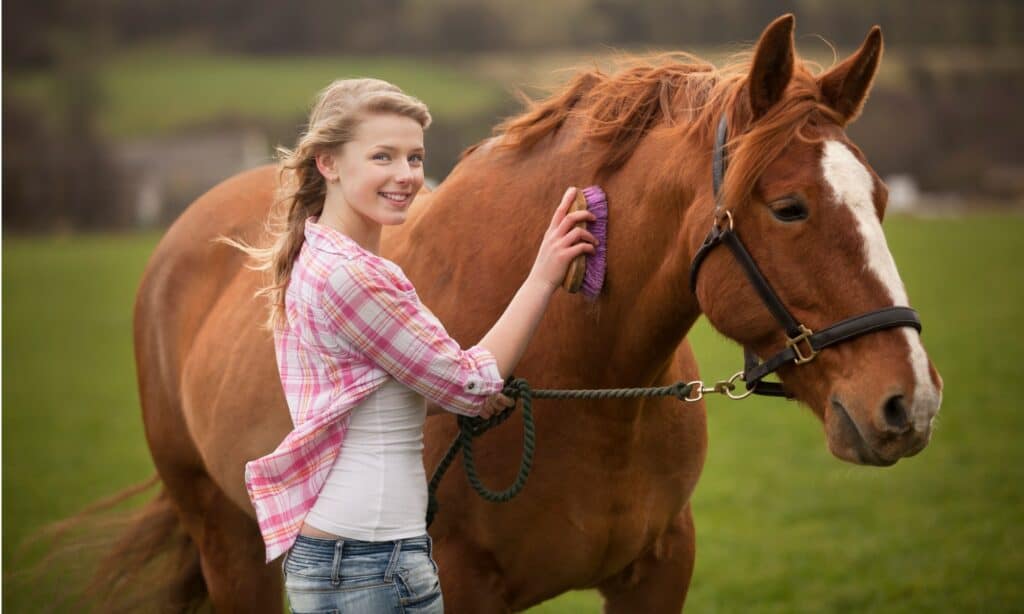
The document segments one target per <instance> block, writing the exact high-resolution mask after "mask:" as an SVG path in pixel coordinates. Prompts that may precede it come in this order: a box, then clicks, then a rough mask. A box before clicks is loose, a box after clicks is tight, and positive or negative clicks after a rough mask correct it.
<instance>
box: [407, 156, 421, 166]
mask: <svg viewBox="0 0 1024 614" xmlns="http://www.w3.org/2000/svg"><path fill="white" fill-rule="evenodd" d="M409 161H410V162H412V163H413V164H423V155H422V154H413V155H411V156H409Z"/></svg>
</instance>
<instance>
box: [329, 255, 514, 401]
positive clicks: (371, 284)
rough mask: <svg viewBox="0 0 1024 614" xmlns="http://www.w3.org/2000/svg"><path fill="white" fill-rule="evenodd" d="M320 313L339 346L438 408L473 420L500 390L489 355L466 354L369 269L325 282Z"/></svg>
mask: <svg viewBox="0 0 1024 614" xmlns="http://www.w3.org/2000/svg"><path fill="white" fill-rule="evenodd" d="M321 308H322V310H323V313H324V317H325V319H326V320H327V323H328V324H329V325H330V326H331V328H332V329H333V330H334V331H335V333H336V334H337V335H338V336H339V338H340V339H341V340H343V341H344V342H346V343H347V344H348V345H349V346H351V347H352V348H354V349H356V350H358V351H359V352H361V353H362V354H364V355H365V356H366V357H367V358H369V359H370V360H372V361H373V362H374V363H376V364H377V365H379V366H380V367H381V368H382V369H384V370H385V371H387V372H388V373H390V374H391V375H392V376H394V378H395V379H397V380H398V381H400V382H402V383H403V384H405V385H406V386H408V387H409V388H411V389H413V390H415V391H416V392H418V393H419V394H421V395H423V396H424V397H425V398H427V399H429V400H431V401H433V402H435V403H437V404H438V405H440V406H441V407H443V408H445V409H447V410H448V411H452V412H455V413H459V414H464V415H470V416H472V415H476V414H478V413H479V412H480V409H481V408H482V407H483V404H484V401H485V400H486V398H487V397H488V396H489V395H491V394H494V393H496V392H500V391H501V389H502V388H503V386H504V381H503V380H502V378H501V373H499V372H498V363H497V361H496V360H495V358H494V355H493V354H491V352H490V351H489V350H487V349H486V348H483V347H481V346H473V347H471V348H469V349H467V350H463V349H462V348H460V347H459V344H458V342H456V341H455V340H454V339H452V338H451V336H449V335H448V331H446V330H445V328H444V326H443V325H442V324H441V322H440V321H439V320H438V319H437V317H436V316H434V314H433V313H431V312H430V310H429V309H427V308H426V307H425V306H424V305H423V304H422V303H421V302H420V300H419V298H418V297H417V296H416V292H415V290H413V289H412V287H411V286H410V287H409V288H408V289H403V288H401V287H399V285H398V284H397V283H396V282H395V281H394V280H393V279H391V278H390V277H389V276H388V275H386V274H385V273H383V272H382V271H380V270H379V269H377V268H375V267H373V266H372V265H371V264H368V263H364V262H359V261H350V262H346V263H345V264H344V265H342V266H340V267H339V268H338V269H337V270H335V271H334V272H333V273H332V274H331V275H330V277H329V278H328V280H327V283H326V285H325V288H324V293H323V295H322V303H321Z"/></svg>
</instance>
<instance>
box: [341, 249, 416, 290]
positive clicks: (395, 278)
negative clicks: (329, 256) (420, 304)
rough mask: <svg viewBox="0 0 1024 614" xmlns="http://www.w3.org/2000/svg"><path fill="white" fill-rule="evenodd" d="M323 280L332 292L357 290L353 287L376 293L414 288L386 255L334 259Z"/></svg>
mask: <svg viewBox="0 0 1024 614" xmlns="http://www.w3.org/2000/svg"><path fill="white" fill-rule="evenodd" d="M325 281H326V284H327V285H329V286H330V287H331V288H332V289H333V290H335V291H344V290H354V289H357V288H354V287H353V286H358V288H361V289H365V290H370V291H378V292H390V291H395V292H400V293H409V292H413V291H414V288H413V285H412V282H410V281H409V278H408V277H406V275H405V272H404V271H403V270H402V268H401V267H400V266H398V265H397V264H396V263H394V262H392V261H390V260H388V259H386V258H382V257H377V256H369V255H365V256H364V255H359V256H356V257H354V258H338V259H336V260H335V261H334V262H333V263H332V264H331V267H330V272H329V273H328V275H327V276H326V277H325Z"/></svg>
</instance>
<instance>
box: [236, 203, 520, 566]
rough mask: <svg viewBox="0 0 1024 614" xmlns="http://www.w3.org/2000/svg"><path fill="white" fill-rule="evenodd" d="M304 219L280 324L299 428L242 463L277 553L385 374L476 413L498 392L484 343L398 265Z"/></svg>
mask: <svg viewBox="0 0 1024 614" xmlns="http://www.w3.org/2000/svg"><path fill="white" fill-rule="evenodd" d="M316 220H317V218H316V217H311V218H309V219H308V220H307V221H306V227H305V238H306V241H305V243H304V244H303V246H302V249H301V250H300V252H299V255H298V257H297V258H296V260H295V264H294V267H293V268H292V274H291V281H290V282H289V284H288V289H287V292H286V293H285V311H286V313H287V324H286V325H285V326H284V327H283V328H279V329H278V330H276V331H275V333H274V348H275V352H276V354H277V366H278V370H279V372H280V374H281V384H282V386H283V387H284V393H285V397H286V399H287V401H288V409H289V411H290V412H291V416H292V422H293V423H294V424H295V428H294V430H292V432H291V433H289V434H288V436H287V437H285V438H284V441H282V442H281V444H280V445H279V446H278V447H277V449H276V450H274V451H273V452H271V453H270V454H268V455H267V456H264V457H262V458H258V459H256V460H254V461H252V462H249V463H247V464H246V466H245V486H246V488H247V489H248V491H249V498H250V499H251V500H252V504H253V507H254V508H255V509H256V518H257V519H258V521H259V525H260V531H261V532H262V533H263V540H264V542H265V543H266V546H267V561H268V562H270V561H272V560H274V559H276V558H277V557H278V556H280V555H281V554H283V553H284V552H286V551H287V550H288V549H289V548H291V545H292V543H293V542H294V541H295V538H296V536H297V535H298V533H299V529H300V528H301V527H302V523H303V521H304V520H305V518H306V514H307V513H308V512H309V510H310V508H312V506H313V503H314V502H315V501H316V498H317V496H318V495H319V493H320V489H321V488H322V487H323V484H324V481H325V480H326V478H327V474H328V472H329V471H330V469H331V466H332V465H333V464H334V461H335V459H336V458H337V457H338V454H339V452H340V451H341V447H342V444H343V442H344V441H345V433H346V431H347V430H348V423H349V418H350V416H351V414H350V413H349V411H350V410H351V409H352V408H353V407H356V406H357V405H359V403H360V402H361V401H362V400H363V399H364V398H366V397H367V396H368V395H369V394H370V393H372V392H373V391H375V390H377V389H378V388H379V387H380V386H381V385H382V384H383V383H384V381H385V380H386V378H388V377H394V378H395V379H396V380H398V381H399V382H401V383H402V384H404V385H406V386H408V387H409V388H411V389H412V390H415V391H416V392H418V393H419V394H421V395H422V396H424V397H426V398H427V399H429V400H431V401H433V402H435V403H437V404H438V405H440V406H441V407H444V408H445V409H447V410H449V411H453V412H456V413H460V414H465V415H476V414H477V413H479V411H480V409H481V407H482V406H483V403H484V401H485V400H486V398H487V397H488V396H489V395H491V394H494V393H496V392H499V391H501V389H502V387H503V384H504V382H503V380H502V378H501V374H500V373H499V372H498V366H497V361H496V360H495V359H494V356H493V355H492V354H491V353H490V352H489V351H488V350H486V349H485V348H483V347H480V346H474V347H471V348H469V349H468V350H462V349H461V348H460V347H459V344H458V343H457V342H456V341H455V340H453V339H452V338H451V337H450V336H449V335H448V333H447V331H445V328H444V326H443V325H442V324H441V322H440V321H439V320H438V319H437V317H436V316H434V314H433V313H431V312H430V310H429V309H427V308H426V307H425V306H424V305H423V303H421V302H420V300H419V297H418V296H417V295H416V291H415V290H414V289H413V287H412V284H411V283H410V282H409V280H408V278H407V277H406V276H405V274H404V273H403V272H402V269H401V268H399V267H398V265H396V264H395V263H393V262H390V261H389V260H386V259H384V258H381V257H379V256H376V255H374V254H373V253H372V252H369V251H367V250H365V249H363V248H362V247H361V246H360V245H359V244H358V243H356V242H355V241H353V240H352V239H350V238H349V237H347V236H345V235H344V234H343V233H341V232H338V231H337V230H334V229H332V228H330V227H328V226H322V225H319V224H316V223H315V222H316Z"/></svg>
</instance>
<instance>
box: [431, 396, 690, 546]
mask: <svg viewBox="0 0 1024 614" xmlns="http://www.w3.org/2000/svg"><path fill="white" fill-rule="evenodd" d="M697 384H698V383H697V382H690V383H686V382H676V383H675V384H672V385H670V386H655V387H649V388H599V389H590V390H587V389H583V390H531V389H530V384H529V383H527V381H526V380H525V379H522V378H516V377H513V376H509V378H508V379H507V380H505V387H504V389H503V390H502V393H503V394H504V395H505V396H508V397H510V398H512V399H514V400H516V401H522V403H523V456H522V459H521V460H520V463H519V472H518V474H517V475H516V478H515V480H514V481H513V482H512V484H511V485H510V486H509V487H508V488H506V489H505V490H501V491H493V490H490V489H489V488H487V487H486V486H485V485H484V483H483V482H482V481H481V480H480V476H479V474H478V473H477V470H476V463H475V462H474V460H473V440H474V439H475V438H477V437H480V436H481V435H483V434H484V433H486V432H487V431H489V430H491V429H492V428H494V427H496V426H498V425H499V424H501V423H502V422H505V421H506V420H508V419H509V417H510V416H511V415H512V411H513V410H514V409H515V405H513V406H512V407H509V408H507V409H505V410H504V411H502V412H501V413H500V414H497V415H495V416H491V417H490V418H477V417H473V416H459V417H458V426H459V434H458V435H457V436H456V437H455V440H454V441H452V444H451V446H449V448H448V452H447V453H445V455H444V458H442V459H441V462H440V463H438V465H437V468H436V469H435V470H434V474H433V475H432V476H431V477H430V486H429V488H428V490H427V493H428V502H427V527H429V526H430V525H431V523H432V522H433V521H434V516H435V515H436V514H437V509H438V504H437V496H436V493H437V488H438V486H439V485H440V484H441V478H443V477H444V474H445V472H446V471H448V467H450V466H451V464H452V462H453V461H454V460H455V456H456V455H457V454H458V453H459V450H463V454H462V462H463V465H464V467H465V469H466V477H467V479H468V480H469V484H470V486H472V488H473V490H474V491H476V493H477V494H478V495H480V497H482V498H483V499H485V500H487V501H490V502H492V503H504V502H506V501H511V500H512V499H513V498H515V496H516V495H518V494H519V492H520V491H521V490H522V489H523V486H525V485H526V478H527V477H529V475H530V469H531V468H532V467H533V452H534V446H535V443H536V438H535V434H534V424H533V399H629V398H637V397H656V396H672V397H676V398H677V399H679V400H680V401H691V402H692V401H694V400H695V399H691V398H689V397H690V392H691V391H692V390H693V388H694V387H695V385H697ZM517 405H518V403H517Z"/></svg>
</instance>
